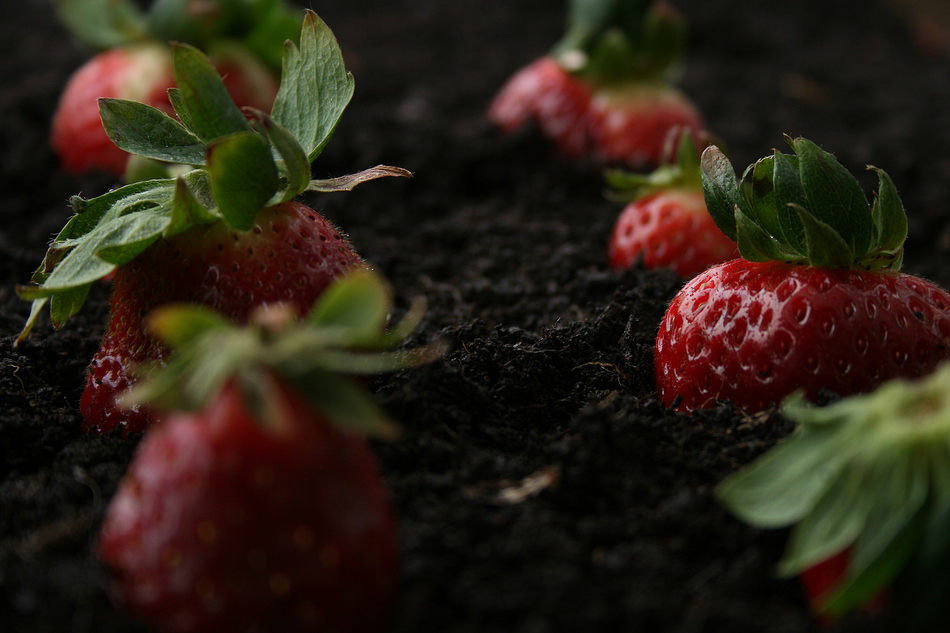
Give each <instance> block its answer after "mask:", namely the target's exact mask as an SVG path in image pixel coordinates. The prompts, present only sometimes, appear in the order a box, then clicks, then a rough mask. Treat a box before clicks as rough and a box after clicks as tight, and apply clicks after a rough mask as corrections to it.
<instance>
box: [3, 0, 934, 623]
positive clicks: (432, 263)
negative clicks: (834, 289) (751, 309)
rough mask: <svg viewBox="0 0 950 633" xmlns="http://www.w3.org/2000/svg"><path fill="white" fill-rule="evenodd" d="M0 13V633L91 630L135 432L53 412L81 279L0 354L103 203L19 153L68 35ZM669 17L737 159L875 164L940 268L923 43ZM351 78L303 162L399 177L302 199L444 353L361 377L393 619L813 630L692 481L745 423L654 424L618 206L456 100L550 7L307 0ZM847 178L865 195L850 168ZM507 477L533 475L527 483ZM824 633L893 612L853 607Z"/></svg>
mask: <svg viewBox="0 0 950 633" xmlns="http://www.w3.org/2000/svg"><path fill="white" fill-rule="evenodd" d="M17 4H18V7H17V10H16V11H15V12H13V13H7V14H6V17H5V18H4V20H3V21H2V22H0V47H2V48H0V51H2V54H0V81H2V83H0V148H2V152H0V165H2V179H0V266H2V272H0V274H2V282H0V328H2V329H0V336H2V338H0V631H3V632H4V633H7V632H11V633H32V632H44V633H45V632H56V633H72V632H75V633H115V632H120V631H121V632H131V631H143V630H144V628H143V627H142V626H141V625H139V624H136V623H134V622H133V621H131V620H129V619H127V618H126V617H125V616H124V615H122V614H121V613H118V612H116V611H115V610H114V609H113V608H112V606H111V605H110V602H109V599H108V597H107V594H106V593H105V590H104V586H105V581H106V578H107V576H106V572H105V570H104V569H102V568H101V567H100V566H99V564H98V563H97V562H96V560H95V558H94V556H93V554H92V552H93V545H94V542H95V534H96V527H97V525H98V522H99V520H100V518H101V515H102V512H103V509H104V506H105V504H106V503H107V502H108V500H109V498H110V495H111V494H112V493H113V492H114V490H115V487H116V483H117V481H118V480H119V478H120V477H121V476H122V473H123V471H124V469H125V467H126V465H127V464H128V461H129V459H130V457H131V455H132V453H133V450H134V448H135V444H136V439H137V438H130V439H128V440H123V439H121V438H120V437H117V436H113V435H106V436H97V437H89V436H85V435H83V434H82V433H81V432H80V430H79V427H80V416H79V413H78V401H79V395H80V393H81V388H82V384H83V375H84V371H85V367H86V364H87V363H88V361H89V359H90V358H91V357H92V355H93V353H94V351H95V349H96V347H97V345H98V338H99V337H100V336H101V333H102V331H103V328H104V324H105V320H106V317H107V306H106V298H107V288H106V286H105V285H103V286H102V287H101V288H99V287H97V288H95V289H94V291H93V293H92V296H91V297H90V299H89V301H88V303H87V305H86V306H85V307H84V308H83V310H82V311H81V312H80V313H79V314H78V315H76V317H75V318H74V319H72V320H71V321H70V322H69V323H68V324H67V325H66V326H65V327H64V328H62V329H61V330H59V331H55V332H54V331H53V330H52V329H51V328H50V327H49V326H48V324H47V323H46V322H43V323H41V325H40V326H39V327H38V328H37V331H36V335H35V336H34V337H32V338H31V339H30V340H29V341H28V342H26V343H24V344H22V345H20V346H19V347H18V348H14V347H13V341H14V337H15V334H16V333H17V332H18V331H19V329H20V328H21V327H22V324H23V322H24V320H25V318H26V316H27V313H28V304H27V303H26V302H25V301H22V300H20V299H19V298H18V297H17V296H16V294H15V292H14V287H15V284H17V283H26V282H27V281H28V280H29V277H30V274H31V273H32V271H33V269H34V268H35V266H36V265H37V264H38V262H39V261H40V259H41V258H42V255H43V252H44V249H45V245H46V243H47V241H48V240H49V238H50V237H51V236H52V235H53V234H55V233H56V232H57V231H58V229H59V228H60V227H61V226H62V224H63V223H64V222H65V220H66V219H67V218H68V216H69V215H70V209H69V207H68V205H67V199H68V197H69V196H70V195H72V194H75V193H83V194H85V195H87V196H90V195H96V194H98V193H101V192H103V191H105V190H106V189H107V188H108V187H109V186H111V185H112V184H113V183H112V182H111V181H110V180H109V179H108V178H104V177H101V176H94V177H90V178H86V179H82V180H78V179H75V178H72V177H70V176H67V175H65V174H63V173H62V172H60V171H59V170H58V168H57V164H56V161H55V159H54V157H53V155H52V153H51V151H50V150H49V148H48V146H47V139H46V135H47V129H48V125H49V121H50V117H51V114H52V111H53V108H54V106H55V103H56V99H57V96H58V94H59V91H60V89H61V87H62V85H63V83H64V81H65V80H66V78H67V77H68V76H69V74H70V73H71V71H72V70H73V69H75V68H76V67H77V66H78V65H79V64H80V63H81V62H82V61H83V60H84V59H85V58H86V56H87V55H88V52H87V51H84V50H82V49H80V48H78V47H77V46H76V45H75V44H74V43H73V42H72V41H70V40H69V38H68V37H66V36H65V34H64V33H63V32H62V30H61V29H60V28H59V27H58V26H57V25H56V24H55V22H54V20H53V19H52V18H51V17H50V15H51V11H50V6H49V0H31V1H26V2H21V3H17ZM673 4H674V5H676V6H677V7H679V8H680V9H681V10H682V11H683V12H684V13H685V14H686V16H687V17H688V19H689V21H690V24H691V35H692V40H691V49H690V57H689V62H688V65H687V67H686V72H685V76H684V78H683V81H682V86H683V88H684V89H685V91H686V92H687V93H688V94H689V95H690V96H692V97H693V98H694V100H695V101H696V102H697V103H698V105H699V106H700V108H701V109H702V110H703V112H704V113H705V114H706V116H707V118H708V121H709V124H710V126H711V128H712V129H713V131H714V132H715V133H716V134H717V135H718V136H719V137H721V138H722V139H723V140H724V141H725V142H726V144H727V145H728V148H729V150H730V153H731V157H732V158H733V161H734V163H735V164H736V165H737V167H738V169H740V170H741V169H742V168H744V166H745V165H747V164H748V163H750V162H752V161H753V160H755V159H757V158H759V157H760V156H763V155H765V154H768V153H770V151H771V149H772V148H773V147H776V146H781V145H783V140H782V135H783V134H784V133H787V134H791V135H801V136H805V137H807V138H810V139H812V140H814V141H815V142H817V143H819V144H821V145H822V146H823V147H825V148H826V149H828V150H829V151H832V152H834V153H835V154H836V155H837V157H838V158H839V160H841V161H842V162H843V163H844V164H845V165H846V166H847V167H848V168H849V169H851V170H852V171H854V172H862V174H863V168H864V166H865V165H866V164H869V163H871V164H875V165H877V166H879V167H882V168H884V169H886V170H887V171H888V172H889V173H890V175H891V176H892V177H893V179H894V181H895V182H896V184H897V186H898V188H899V189H900V191H901V193H902V196H903V200H904V202H905V205H906V207H907V209H908V213H909V215H910V223H911V224H910V231H911V235H910V239H909V242H908V245H907V256H906V263H905V270H908V271H910V272H914V273H917V274H921V275H923V276H925V277H928V278H930V279H932V280H934V281H936V282H938V283H940V284H941V285H943V286H944V287H948V286H950V267H947V266H945V264H944V262H945V260H946V257H947V254H948V248H950V223H948V217H947V214H946V213H945V209H946V207H947V205H948V204H950V159H948V158H947V147H948V145H950V60H948V59H947V58H945V57H941V56H933V55H928V54H925V53H924V52H922V51H921V50H920V49H919V48H918V47H916V46H915V45H914V40H913V37H912V34H911V32H910V30H909V29H908V27H907V25H906V23H905V22H903V21H902V20H900V19H899V18H898V16H897V14H896V13H895V12H894V10H893V9H892V7H891V5H889V4H885V3H884V2H883V1H882V0H869V1H868V2H865V3H855V2H852V1H850V0H847V1H845V0H797V1H792V2H786V3H770V2H752V1H750V0H674V2H673ZM314 5H315V6H314V8H315V9H316V10H317V11H318V12H319V13H320V14H321V16H322V17H323V18H324V19H325V20H326V21H327V23H328V24H329V25H330V27H331V28H332V29H333V30H334V31H335V32H336V34H337V36H338V38H339V40H340V42H341V45H342V47H343V49H344V51H345V54H346V56H347V58H348V64H349V66H350V68H351V70H352V71H353V72H354V74H355V76H356V94H355V97H354V99H353V102H352V104H351V106H350V108H349V109H348V110H347V113H346V114H345V115H344V118H343V122H342V123H341V125H340V127H339V129H338V131H337V133H336V136H335V137H334V138H333V140H332V141H331V142H330V144H329V146H328V149H327V151H326V152H325V153H324V155H323V156H322V157H321V158H320V159H318V161H317V163H316V165H315V167H314V169H315V174H316V175H317V176H324V175H340V174H344V173H349V172H353V171H356V170H358V169H362V168H364V167H369V166H371V165H375V164H377V163H387V164H392V165H399V166H402V167H406V168H408V169H410V170H412V171H413V172H414V173H415V177H414V178H412V179H411V180H398V181H397V180H385V181H378V182H373V183H369V184H366V185H364V186H363V187H362V188H360V189H358V190H357V191H355V192H353V193H351V194H334V195H327V196H320V197H313V198H311V199H310V200H309V201H310V202H312V203H313V204H314V205H315V206H316V207H317V208H318V209H322V210H323V212H324V213H325V214H326V215H327V216H328V217H329V218H331V219H332V220H333V221H335V222H336V223H337V224H339V225H340V226H341V227H342V228H343V229H344V230H345V231H347V232H348V233H349V234H350V236H351V237H352V240H353V242H354V244H355V246H356V247H357V249H358V250H359V251H360V252H361V253H362V254H363V256H364V257H365V258H366V259H368V260H369V261H370V262H372V263H374V264H375V265H376V266H377V267H378V269H379V270H381V271H382V272H383V273H384V274H385V275H386V276H387V277H388V278H389V279H390V280H391V281H392V283H393V284H394V286H395V288H396V289H397V293H398V298H399V300H400V302H402V303H403V304H404V303H405V302H406V301H407V300H408V298H409V297H411V296H413V295H417V294H422V295H425V296H426V297H427V298H428V300H429V311H428V316H427V319H426V321H425V322H424V324H423V327H422V330H421V332H420V334H419V335H418V338H417V341H416V342H419V341H423V340H431V339H434V338H436V337H444V338H445V339H447V340H449V341H450V342H451V343H452V351H451V352H450V353H449V354H448V355H447V356H446V357H445V359H444V360H442V361H440V362H436V363H434V364H432V365H429V366H426V367H423V368H421V369H417V370H412V371H407V372H403V373H400V374H396V375H394V376H389V377H385V378H381V379H379V380H377V381H376V382H375V383H374V385H373V386H374V389H375V390H376V392H377V394H378V396H379V399H380V400H381V401H382V403H383V404H384V405H385V406H386V407H387V409H388V410H389V411H390V412H391V413H392V415H393V416H394V417H395V418H396V419H397V420H398V421H399V422H400V423H401V424H402V425H403V427H404V429H405V434H404V437H403V438H402V439H401V440H400V441H398V442H397V443H394V444H391V445H379V446H377V449H378V455H379V459H380V460H381V463H382V465H383V469H384V471H385V474H386V477H387V480H388V483H389V485H390V486H391V489H392V494H393V497H394V500H395V504H396V508H397V511H398V514H399V516H400V519H401V526H402V531H401V537H402V543H403V547H404V576H403V585H402V594H401V599H400V601H399V605H398V609H397V611H396V613H395V616H394V620H393V623H392V629H391V630H392V632H394V633H395V632H398V633H410V632H412V633H415V632H420V631H439V632H441V633H474V632H505V631H510V632H519V633H544V632H549V631H551V632H553V631H558V632H574V631H589V632H592V631H611V632H616V631H621V632H641V631H642V632H676V633H687V632H689V633H698V632H704V633H711V632H730V633H735V632H769V633H802V632H806V631H817V630H818V627H817V626H816V625H815V624H814V623H813V621H812V619H811V618H810V616H809V615H808V613H807V608H806V605H805V601H804V598H803V596H802V594H801V592H800V590H799V588H798V585H797V583H796V582H795V581H794V580H785V579H779V578H777V577H776V575H775V569H774V565H775V563H776V561H777V560H778V559H779V557H780V555H781V552H782V548H783V546H784V539H785V534H784V533H783V532H781V531H770V532H761V531H758V530H755V529H752V528H750V527H748V526H745V525H743V524H741V523H739V522H738V521H737V520H735V519H733V518H732V517H731V516H730V515H729V514H728V513H727V512H725V511H724V510H723V509H722V508H721V507H720V506H719V505H718V504H717V502H716V499H715V497H714V494H713V491H714V488H715V486H716V485H717V484H718V483H719V482H720V481H721V480H722V479H723V478H724V477H726V476H727V475H729V474H730V473H732V472H733V471H735V470H736V469H737V468H738V467H740V466H741V465H743V464H745V463H747V462H748V461H750V460H751V459H752V458H754V457H755V456H756V455H758V454H760V453H761V452H762V451H764V450H765V449H767V448H768V447H769V446H771V445H772V444H773V443H774V442H776V441H777V440H779V439H780V438H782V437H784V436H785V435H786V434H787V433H788V432H789V431H790V425H789V423H788V422H787V421H785V420H783V419H782V418H781V417H780V416H778V415H776V414H773V415H771V416H769V415H762V416H758V417H754V418H750V417H748V416H743V415H741V414H740V413H737V412H736V411H734V410H733V409H732V408H731V407H728V406H725V405H724V406H722V407H720V408H719V409H717V410H714V411H710V412H706V413H702V414H695V415H680V414H673V413H670V412H669V411H667V410H665V409H664V408H663V407H662V406H661V405H660V404H658V403H657V401H656V400H655V399H654V393H653V378H652V372H653V357H652V346H653V338H654V335H655V332H656V330H657V326H658V324H659V321H660V319H661V317H662V314H663V311H664V307H665V304H666V302H667V301H668V300H669V299H670V298H671V297H672V296H673V294H674V293H675V292H676V290H677V289H678V288H679V286H680V285H681V283H682V280H680V279H678V278H677V277H675V276H674V275H673V274H671V273H669V272H663V271H659V272H649V271H644V270H633V271H629V272H626V273H615V272H612V271H610V270H609V269H608V268H607V265H606V255H605V244H606V240H607V236H608V233H609V230H610V228H611V225H612V223H613V221H614V219H615V217H616V216H617V214H618V213H619V210H620V209H619V206H618V205H617V204H616V203H613V202H610V201H608V200H606V199H605V198H604V196H603V195H602V194H603V189H604V185H603V180H602V177H601V174H600V171H599V170H598V169H597V168H595V167H593V166H591V165H579V164H568V163H566V162H564V161H562V160H560V159H559V158H558V157H557V156H555V155H553V154H552V152H551V150H550V148H549V146H548V145H547V144H546V143H545V142H544V141H543V140H541V139H540V138H538V136H537V135H536V134H535V133H534V131H533V130H527V131H525V132H524V133H522V134H518V135H516V136H513V137H511V138H503V137H502V136H501V135H499V134H498V133H497V132H496V131H495V130H493V129H492V128H491V126H490V125H489V124H488V122H487V121H486V120H485V118H484V110H485V107H486V105H487V103H488V101H489V100H490V98H491V97H492V95H493V93H494V92H495V90H497V88H498V87H499V86H500V85H501V84H502V83H503V82H504V80H505V79H506V78H507V77H508V76H509V75H510V74H511V73H512V72H514V71H515V70H516V69H518V68H519V67H521V66H522V65H524V64H526V63H528V62H530V61H532V60H533V59H535V58H536V57H538V56H540V55H542V54H543V53H545V52H546V50H547V49H548V47H549V46H550V45H551V44H553V42H554V41H555V40H556V39H557V38H558V37H559V36H560V34H561V29H562V25H563V6H562V3H561V2H552V1H551V0H505V1H503V2H501V1H498V2H489V1H486V0H452V1H451V2H444V1H441V0H389V1H388V2H383V1H381V0H359V1H357V0H346V1H332V0H328V1H326V2H317V3H314ZM861 177H862V178H863V179H865V182H866V184H867V188H868V190H869V191H870V189H871V188H872V186H873V185H874V184H875V183H874V180H873V177H866V176H865V175H862V176H861ZM532 484H533V487H532ZM839 629H840V630H841V631H848V632H869V631H884V630H900V629H899V627H894V628H890V627H888V626H887V623H886V622H884V621H881V620H876V619H873V618H870V619H868V618H866V619H861V620H858V621H850V620H849V621H847V622H845V623H843V624H842V625H841V626H840V627H839Z"/></svg>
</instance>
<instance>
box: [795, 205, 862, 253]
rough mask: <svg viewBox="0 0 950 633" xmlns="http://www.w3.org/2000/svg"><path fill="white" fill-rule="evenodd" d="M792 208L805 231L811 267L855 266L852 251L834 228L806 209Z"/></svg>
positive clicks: (806, 247)
mask: <svg viewBox="0 0 950 633" xmlns="http://www.w3.org/2000/svg"><path fill="white" fill-rule="evenodd" d="M791 206H792V208H794V209H795V211H797V212H798V217H799V220H800V222H801V225H802V228H803V229H804V235H805V256H806V257H807V258H808V263H809V264H810V265H812V266H830V267H832V268H850V267H851V266H852V265H853V264H854V257H853V251H852V249H851V248H850V247H849V246H848V245H847V244H846V243H845V241H844V239H843V238H842V237H841V234H840V233H839V232H838V231H836V230H835V229H834V227H832V226H829V225H828V224H825V223H824V222H822V221H821V220H819V219H818V218H816V217H815V216H814V215H812V214H811V213H810V212H809V211H808V209H806V208H804V207H800V206H798V205H791Z"/></svg>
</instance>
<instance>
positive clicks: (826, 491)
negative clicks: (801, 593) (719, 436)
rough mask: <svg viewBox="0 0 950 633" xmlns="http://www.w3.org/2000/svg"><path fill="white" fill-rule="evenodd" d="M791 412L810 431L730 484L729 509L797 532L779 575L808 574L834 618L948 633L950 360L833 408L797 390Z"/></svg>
mask: <svg viewBox="0 0 950 633" xmlns="http://www.w3.org/2000/svg"><path fill="white" fill-rule="evenodd" d="M781 412H782V414H783V415H785V416H787V417H789V418H790V419H792V420H794V421H795V422H797V423H798V428H797V429H796V431H795V432H794V433H793V434H792V435H791V436H790V437H789V438H788V439H787V440H785V441H784V442H783V443H782V444H780V445H778V446H776V447H775V448H773V449H771V450H770V451H768V452H767V453H765V454H764V455H763V456H761V457H760V458H758V460H757V461H755V462H753V463H752V464H751V465H749V466H748V467H746V468H745V469H744V470H741V471H739V472H738V473H736V474H735V475H733V476H732V477H731V478H729V479H727V480H726V481H725V482H724V483H723V484H722V485H721V486H720V488H719V489H718V494H719V496H720V498H721V500H722V502H723V503H724V504H725V505H726V506H727V507H728V508H729V509H730V510H731V511H732V512H734V513H735V514H736V515H737V516H738V517H739V518H740V519H742V520H743V521H746V522H748V523H750V524H752V525H754V526H757V527H760V528H784V527H789V526H791V527H792V530H791V533H790V535H789V540H788V544H787V546H786V551H785V554H784V556H783V558H782V560H781V562H780V563H779V571H780V573H781V574H783V575H785V576H794V575H800V576H801V580H802V584H803V587H804V588H805V591H806V594H807V596H808V598H809V603H810V605H811V608H812V609H813V611H814V612H815V613H816V614H817V615H818V616H819V617H820V618H821V619H822V620H823V621H824V622H825V623H831V622H834V621H835V620H836V619H837V618H839V617H841V616H842V615H844V614H846V613H848V612H851V611H855V610H861V611H864V612H868V611H870V612H878V613H880V612H882V611H885V610H887V611H889V612H890V613H889V616H890V617H893V618H894V620H895V622H894V624H895V626H894V628H893V630H900V631H903V632H905V633H911V632H913V633H925V632H926V633H934V632H936V631H943V630H945V627H946V623H947V617H948V609H947V602H946V593H940V594H939V595H938V596H936V598H937V600H929V598H931V597H933V596H930V595H929V594H930V593H931V590H933V589H935V588H938V587H944V588H945V587H946V582H945V580H944V579H945V578H946V569H947V568H946V563H947V561H948V558H947V552H950V536H948V534H950V533H948V530H947V527H948V522H947V519H948V517H950V514H948V511H950V364H946V363H944V364H943V365H942V366H940V367H939V368H938V369H937V370H936V371H934V372H933V373H932V374H931V375H929V376H926V377H924V378H918V379H915V380H907V379H895V380H891V381H888V382H885V383H883V384H882V385H881V386H880V387H879V388H878V389H877V390H876V391H874V392H873V393H870V394H862V395H855V396H851V397H849V398H846V399H844V400H841V401H838V402H836V403H834V404H831V405H829V406H826V407H823V408H819V407H815V406H812V405H810V404H809V403H808V402H807V401H806V400H805V398H804V397H803V395H802V394H801V393H797V394H795V395H793V396H792V397H790V398H789V399H788V400H787V401H786V402H785V404H784V405H783V407H782V409H781ZM941 566H942V567H941ZM938 593H939V592H938ZM888 630H892V629H891V628H889V629H888Z"/></svg>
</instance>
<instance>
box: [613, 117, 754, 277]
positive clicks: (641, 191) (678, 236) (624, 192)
mask: <svg viewBox="0 0 950 633" xmlns="http://www.w3.org/2000/svg"><path fill="white" fill-rule="evenodd" d="M671 145H672V144H671ZM670 153H672V152H670ZM606 178H607V182H608V184H610V186H611V187H612V188H613V197H615V198H618V199H624V200H629V203H628V204H627V206H626V207H624V209H623V211H622V212H621V214H620V217H619V218H618V220H617V223H616V224H615V225H614V230H613V232H612V233H611V236H610V242H609V244H608V248H607V256H608V259H609V261H610V265H611V266H612V267H613V268H614V270H625V269H628V268H631V267H633V266H634V265H635V264H636V263H637V261H640V260H642V262H643V265H644V266H646V267H647V268H670V269H672V270H673V271H674V272H675V273H676V274H678V275H680V276H681V277H692V276H694V275H696V274H698V273H700V272H702V271H703V270H705V269H707V268H709V267H710V266H713V265H715V264H720V263H722V262H725V261H728V260H730V259H735V258H737V257H739V250H738V249H737V248H736V244H735V242H733V241H732V240H730V239H729V238H728V237H726V236H725V234H724V233H723V232H722V231H720V230H719V227H718V226H716V223H715V222H714V221H713V219H712V216H711V215H709V212H708V211H707V210H706V201H705V200H704V198H703V187H702V179H701V176H700V172H699V154H698V152H697V150H696V143H695V142H694V141H693V138H692V136H690V135H689V134H681V135H680V136H679V139H678V143H677V150H676V159H675V162H674V161H672V160H664V161H663V164H662V165H661V166H660V167H659V168H658V169H657V170H656V171H654V172H653V173H652V174H649V175H641V174H633V173H629V172H626V171H622V170H616V171H609V172H607V174H606Z"/></svg>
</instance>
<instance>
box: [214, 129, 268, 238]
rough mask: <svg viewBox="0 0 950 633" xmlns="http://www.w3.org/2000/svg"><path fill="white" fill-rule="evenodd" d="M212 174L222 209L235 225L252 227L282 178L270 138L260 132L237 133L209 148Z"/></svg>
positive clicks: (247, 229) (222, 213)
mask: <svg viewBox="0 0 950 633" xmlns="http://www.w3.org/2000/svg"><path fill="white" fill-rule="evenodd" d="M208 176H209V180H210V182H211V193H212V195H213V196H214V200H215V202H217V204H218V211H219V212H220V213H221V215H222V216H223V217H224V220H225V221H226V222H227V223H228V225H230V226H231V227H232V228H235V229H237V230H239V231H249V230H250V229H251V228H252V227H253V226H254V220H255V219H256V218H257V214H258V213H259V212H260V210H261V209H263V208H264V206H265V205H267V204H268V202H269V201H270V199H271V197H272V196H273V195H274V194H275V193H276V192H277V189H278V187H279V186H280V180H279V176H278V173H277V166H276V165H275V164H274V158H273V155H272V154H271V150H270V147H269V146H268V144H267V141H266V140H264V138H263V137H262V136H260V135H259V134H257V133H256V132H246V133H243V134H233V135H231V136H228V137H225V138H222V139H220V140H218V141H217V142H215V143H213V144H212V145H211V146H210V147H209V148H208Z"/></svg>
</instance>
